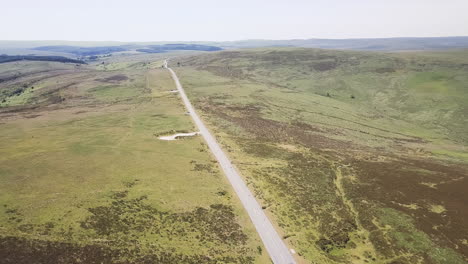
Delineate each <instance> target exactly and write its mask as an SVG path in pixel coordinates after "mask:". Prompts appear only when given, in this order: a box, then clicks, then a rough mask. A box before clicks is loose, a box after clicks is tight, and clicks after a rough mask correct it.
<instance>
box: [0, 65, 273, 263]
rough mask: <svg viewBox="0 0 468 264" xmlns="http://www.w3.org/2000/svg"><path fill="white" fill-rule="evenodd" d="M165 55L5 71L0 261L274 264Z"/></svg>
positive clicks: (0, 119)
mask: <svg viewBox="0 0 468 264" xmlns="http://www.w3.org/2000/svg"><path fill="white" fill-rule="evenodd" d="M157 58H158V57H154V58H152V59H153V60H154V61H153V62H152V63H151V62H147V61H142V60H140V59H135V58H134V57H128V61H125V57H122V58H116V59H115V60H107V61H106V63H105V64H104V66H102V65H103V64H100V63H96V64H91V65H87V66H80V67H77V66H74V65H66V64H60V63H42V62H19V63H12V64H2V65H0V76H12V74H13V75H14V74H16V72H20V73H19V74H17V78H14V79H12V80H10V81H7V82H4V83H0V89H1V90H0V91H5V92H4V93H2V95H3V96H4V97H3V98H2V100H3V99H5V102H3V103H2V105H1V107H0V179H1V182H2V184H1V185H0V245H1V246H0V255H1V256H2V261H0V262H2V263H33V262H34V263H51V262H53V263H268V256H267V254H266V252H265V251H264V250H262V244H261V242H260V240H259V238H258V236H257V234H256V232H255V229H254V228H253V226H252V224H251V223H250V220H249V219H248V217H247V216H246V214H245V212H244V211H243V209H242V207H241V205H240V203H239V201H238V199H237V197H236V196H235V194H234V192H233V191H232V190H231V187H230V185H229V183H228V182H227V181H226V180H225V178H224V176H223V175H222V173H221V172H220V169H219V168H218V166H217V164H216V162H215V161H214V160H213V157H211V155H210V154H209V152H208V148H207V147H206V146H205V144H204V143H203V141H202V139H201V138H200V137H194V138H187V139H183V140H177V141H162V140H159V139H158V138H157V136H156V135H159V134H170V133H172V132H173V131H193V130H194V126H193V124H192V122H191V120H190V118H189V116H187V115H185V113H184V108H183V106H182V103H181V101H180V99H179V98H178V96H177V95H175V94H172V93H169V92H168V91H170V90H172V89H174V88H175V87H174V84H173V81H172V79H171V78H170V75H169V73H168V72H167V71H166V70H162V69H158V68H160V64H159V63H157V61H158V60H157ZM159 59H160V57H159ZM135 60H137V61H135ZM23 85H25V87H27V89H25V91H23V92H21V93H20V94H18V95H11V94H10V93H9V90H11V89H15V87H22V86H23ZM33 86H34V87H35V88H34V89H31V88H30V87H33Z"/></svg>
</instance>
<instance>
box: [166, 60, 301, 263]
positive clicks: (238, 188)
mask: <svg viewBox="0 0 468 264" xmlns="http://www.w3.org/2000/svg"><path fill="white" fill-rule="evenodd" d="M164 68H167V69H168V70H169V71H170V72H171V75H172V78H173V79H174V82H175V84H176V86H177V90H179V94H180V96H181V97H182V100H183V102H184V104H185V107H186V108H187V110H188V112H189V113H190V116H191V117H192V119H193V121H194V122H195V124H196V126H197V127H198V129H199V130H200V133H201V135H202V136H203V138H204V139H205V141H206V143H207V144H208V147H209V148H210V150H211V152H213V155H214V156H215V157H216V159H217V160H218V162H219V164H220V165H221V168H222V169H223V171H224V173H225V174H226V177H227V178H228V180H229V182H230V183H231V185H232V187H233V188H234V190H235V192H236V193H237V195H238V196H239V199H240V200H241V202H242V205H243V206H244V208H245V210H246V211H247V213H248V214H249V216H250V219H251V220H252V222H253V224H254V226H255V228H256V229H257V232H258V234H259V235H260V238H261V239H262V241H263V244H264V245H265V248H266V250H267V252H268V254H269V255H270V258H271V260H272V261H273V263H275V264H293V263H296V261H295V260H294V258H293V256H292V255H291V253H290V251H289V249H288V248H287V247H286V245H285V243H284V242H283V240H282V239H281V237H280V236H279V234H278V233H277V232H276V230H275V228H274V227H273V225H272V224H271V222H270V220H269V219H268V217H267V216H266V215H265V213H264V212H263V210H262V208H261V207H260V205H259V204H258V202H257V200H256V199H255V197H254V196H253V195H252V193H251V192H250V190H249V188H248V187H247V185H246V184H245V182H244V181H243V180H242V178H241V176H240V175H239V172H238V171H237V170H236V169H235V168H234V166H233V165H232V163H231V161H230V160H229V158H228V157H227V156H226V154H225V153H224V152H223V150H222V149H221V147H220V146H219V144H218V142H217V141H216V139H215V138H214V137H213V136H212V135H211V133H210V132H209V131H208V129H207V128H206V126H205V125H204V124H203V122H202V120H201V119H200V117H198V115H197V114H196V112H195V109H194V108H193V106H192V104H191V103H190V101H189V99H188V97H187V95H186V94H185V91H184V89H183V88H182V85H181V84H180V82H179V78H177V75H176V74H175V72H174V71H173V70H172V69H171V68H169V67H168V65H167V60H165V61H164Z"/></svg>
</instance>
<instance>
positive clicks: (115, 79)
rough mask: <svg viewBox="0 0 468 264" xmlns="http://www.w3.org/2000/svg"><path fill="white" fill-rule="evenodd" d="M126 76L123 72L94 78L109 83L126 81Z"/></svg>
mask: <svg viewBox="0 0 468 264" xmlns="http://www.w3.org/2000/svg"><path fill="white" fill-rule="evenodd" d="M128 79H129V78H128V76H127V75H124V74H116V75H112V76H109V77H107V78H100V79H96V81H99V82H109V83H118V82H122V81H126V80H128Z"/></svg>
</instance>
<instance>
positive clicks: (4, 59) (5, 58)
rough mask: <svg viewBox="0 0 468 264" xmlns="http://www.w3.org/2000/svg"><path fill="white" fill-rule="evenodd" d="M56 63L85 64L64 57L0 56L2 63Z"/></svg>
mask: <svg viewBox="0 0 468 264" xmlns="http://www.w3.org/2000/svg"><path fill="white" fill-rule="evenodd" d="M21 60H28V61H56V62H63V63H67V62H68V63H77V64H85V62H84V61H82V60H75V59H70V58H67V57H62V56H36V55H11V56H10V55H0V63H6V62H12V61H21Z"/></svg>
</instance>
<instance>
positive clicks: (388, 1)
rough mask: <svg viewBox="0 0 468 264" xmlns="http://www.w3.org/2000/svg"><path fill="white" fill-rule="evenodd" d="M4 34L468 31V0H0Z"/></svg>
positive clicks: (139, 36)
mask: <svg viewBox="0 0 468 264" xmlns="http://www.w3.org/2000/svg"><path fill="white" fill-rule="evenodd" d="M0 10H1V15H0V39H3V40H120V41H159V40H187V41H188V40H240V39H292V38H362V37H375V38H377V37H405V36H415V37H426V36H468V0H323V1H322V0H282V1H280V0H230V1H222V0H217V1H216V0H164V1H160V0H0Z"/></svg>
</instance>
